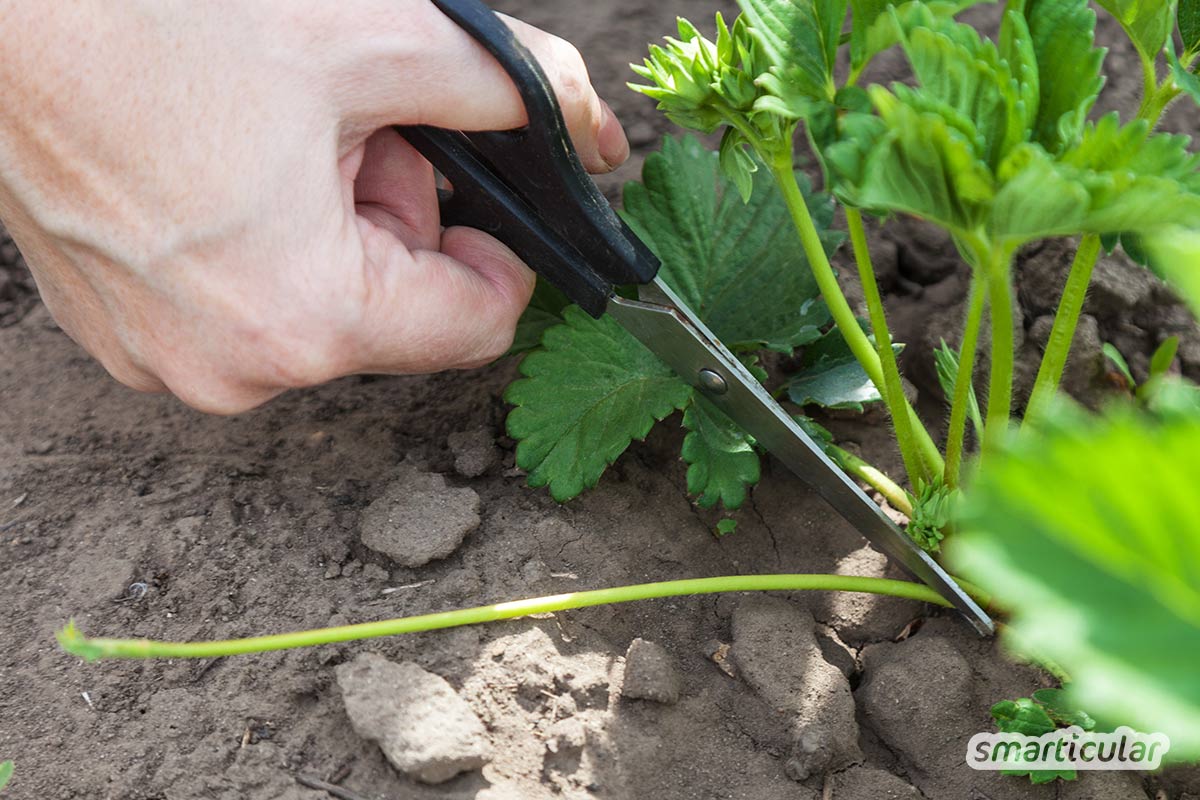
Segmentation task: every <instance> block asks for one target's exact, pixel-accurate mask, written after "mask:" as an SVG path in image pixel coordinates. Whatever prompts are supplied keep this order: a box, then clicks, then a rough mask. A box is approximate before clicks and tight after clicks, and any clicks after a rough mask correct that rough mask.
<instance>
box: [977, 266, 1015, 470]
mask: <svg viewBox="0 0 1200 800" xmlns="http://www.w3.org/2000/svg"><path fill="white" fill-rule="evenodd" d="M1011 265H1012V253H1011V251H1010V250H1009V249H1008V248H1006V247H1003V246H993V248H992V251H991V253H990V257H989V263H988V265H987V273H986V280H987V288H988V303H989V304H990V305H991V307H992V314H991V319H992V351H991V355H992V374H991V376H990V379H989V381H988V401H987V418H986V419H985V420H984V426H983V452H984V453H985V454H987V453H991V452H994V451H995V450H996V449H997V448H998V447H999V446H1000V445H1001V444H1002V443H1003V440H1004V436H1005V434H1006V433H1007V431H1008V425H1009V413H1010V412H1011V410H1012V387H1013V371H1014V368H1015V361H1016V354H1015V352H1014V346H1013V303H1012V283H1011V281H1010V280H1009V272H1010V267H1011Z"/></svg>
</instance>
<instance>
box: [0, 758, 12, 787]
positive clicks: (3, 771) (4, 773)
mask: <svg viewBox="0 0 1200 800" xmlns="http://www.w3.org/2000/svg"><path fill="white" fill-rule="evenodd" d="M12 774H13V762H11V761H4V762H0V789H3V788H4V787H5V786H7V785H8V782H9V781H10V780H12Z"/></svg>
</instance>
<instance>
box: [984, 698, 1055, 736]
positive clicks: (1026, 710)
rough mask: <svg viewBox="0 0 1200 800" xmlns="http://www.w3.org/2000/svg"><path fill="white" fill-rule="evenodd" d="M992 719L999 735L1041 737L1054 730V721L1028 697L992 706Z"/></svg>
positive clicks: (1004, 701) (1003, 701) (1002, 701)
mask: <svg viewBox="0 0 1200 800" xmlns="http://www.w3.org/2000/svg"><path fill="white" fill-rule="evenodd" d="M992 719H994V720H995V721H996V727H997V728H998V729H999V730H1000V732H1001V733H1019V734H1021V735H1022V736H1041V735H1042V734H1044V733H1050V732H1051V731H1052V730H1054V729H1055V725H1054V720H1052V719H1050V715H1049V714H1047V713H1046V710H1045V709H1044V708H1042V707H1041V706H1039V705H1038V704H1037V703H1035V702H1033V701H1032V700H1030V699H1029V698H1028V697H1022V698H1020V699H1019V700H1001V701H1000V702H999V703H996V704H995V705H994V706H992Z"/></svg>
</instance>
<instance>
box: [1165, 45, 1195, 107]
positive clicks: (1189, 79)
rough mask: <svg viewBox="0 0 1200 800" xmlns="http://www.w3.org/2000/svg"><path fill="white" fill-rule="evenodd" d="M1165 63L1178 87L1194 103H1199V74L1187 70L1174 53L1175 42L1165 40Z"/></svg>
mask: <svg viewBox="0 0 1200 800" xmlns="http://www.w3.org/2000/svg"><path fill="white" fill-rule="evenodd" d="M1167 64H1168V65H1169V66H1170V67H1171V77H1172V78H1173V79H1174V80H1175V85H1176V86H1178V87H1179V88H1180V90H1182V91H1183V92H1184V93H1186V94H1187V96H1188V97H1190V98H1192V101H1193V102H1195V103H1200V76H1197V75H1196V74H1195V73H1194V72H1192V71H1191V70H1189V69H1188V68H1187V66H1186V65H1185V64H1183V63H1182V62H1181V61H1180V60H1179V57H1178V56H1176V55H1175V42H1173V41H1170V42H1167Z"/></svg>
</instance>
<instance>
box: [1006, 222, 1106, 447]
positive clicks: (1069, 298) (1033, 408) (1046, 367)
mask: <svg viewBox="0 0 1200 800" xmlns="http://www.w3.org/2000/svg"><path fill="white" fill-rule="evenodd" d="M1099 258H1100V237H1099V236H1096V235H1095V234H1089V235H1087V236H1084V237H1083V240H1082V241H1081V242H1080V243H1079V249H1078V250H1077V251H1075V260H1074V261H1073V262H1072V263H1071V271H1070V273H1069V274H1068V275H1067V283H1066V286H1064V287H1063V293H1062V298H1061V299H1060V300H1059V301H1058V311H1057V312H1055V314H1054V327H1053V328H1051V330H1050V338H1049V340H1048V341H1047V342H1046V350H1045V353H1044V355H1043V356H1042V364H1041V366H1040V367H1038V374H1037V379H1036V380H1035V381H1034V383H1033V393H1032V394H1031V395H1030V396H1029V403H1028V405H1027V406H1026V408H1025V421H1024V423H1022V424H1028V423H1029V422H1031V421H1034V420H1037V419H1038V418H1039V417H1041V416H1042V415H1043V414H1044V413H1045V412H1046V407H1047V406H1048V405H1049V403H1050V400H1051V398H1052V397H1053V396H1054V393H1055V392H1056V391H1058V385H1059V382H1060V381H1061V380H1062V375H1063V370H1064V369H1065V368H1066V365H1067V357H1068V356H1069V355H1070V354H1071V342H1072V340H1073V339H1074V338H1075V328H1076V327H1077V326H1078V325H1079V314H1080V312H1081V311H1082V310H1083V301H1084V300H1085V299H1086V297H1087V290H1088V284H1090V283H1091V281H1092V272H1093V271H1094V270H1095V268H1096V262H1097V261H1098V260H1099Z"/></svg>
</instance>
